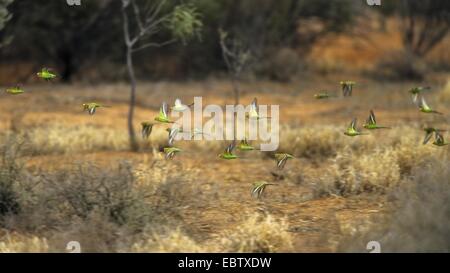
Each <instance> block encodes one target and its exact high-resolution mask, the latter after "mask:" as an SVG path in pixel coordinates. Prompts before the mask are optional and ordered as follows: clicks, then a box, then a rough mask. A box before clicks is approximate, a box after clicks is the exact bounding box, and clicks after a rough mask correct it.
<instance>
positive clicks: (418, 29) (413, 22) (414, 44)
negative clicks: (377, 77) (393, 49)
mask: <svg viewBox="0 0 450 273" xmlns="http://www.w3.org/2000/svg"><path fill="white" fill-rule="evenodd" d="M399 12H400V15H401V17H402V19H403V20H402V21H403V22H402V30H403V31H402V33H403V37H402V38H403V39H402V40H403V45H404V47H405V50H406V52H407V54H408V55H411V56H413V57H424V56H426V55H427V54H428V53H429V52H430V51H431V50H432V49H433V48H435V47H436V46H437V45H438V44H439V43H440V42H441V41H442V40H443V39H444V38H445V37H446V35H447V34H448V32H449V30H450V1H448V0H403V1H402V2H401V5H400V6H399Z"/></svg>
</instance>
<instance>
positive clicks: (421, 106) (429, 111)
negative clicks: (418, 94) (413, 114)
mask: <svg viewBox="0 0 450 273" xmlns="http://www.w3.org/2000/svg"><path fill="white" fill-rule="evenodd" d="M418 106H419V110H420V112H422V113H425V114H438V115H442V113H441V112H438V111H436V110H434V109H432V108H431V107H430V106H428V104H427V102H426V101H425V98H424V97H423V96H422V100H421V101H420V102H419V105H418Z"/></svg>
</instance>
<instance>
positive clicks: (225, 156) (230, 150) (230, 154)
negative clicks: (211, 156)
mask: <svg viewBox="0 0 450 273" xmlns="http://www.w3.org/2000/svg"><path fill="white" fill-rule="evenodd" d="M235 146H236V143H235V142H234V141H233V142H232V143H231V144H230V145H228V146H227V148H226V149H225V151H224V152H223V153H222V154H219V155H218V156H219V158H222V159H227V160H231V159H236V158H238V156H237V155H235V154H233V150H234V148H235Z"/></svg>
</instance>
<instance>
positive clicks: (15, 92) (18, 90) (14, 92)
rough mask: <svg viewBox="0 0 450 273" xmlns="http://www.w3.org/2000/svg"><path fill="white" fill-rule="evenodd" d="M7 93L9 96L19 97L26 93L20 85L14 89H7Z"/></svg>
mask: <svg viewBox="0 0 450 273" xmlns="http://www.w3.org/2000/svg"><path fill="white" fill-rule="evenodd" d="M5 92H6V93H8V94H10V95H19V94H23V93H25V91H24V90H23V89H22V88H21V87H20V86H19V85H16V86H14V87H10V88H7V89H6V90H5Z"/></svg>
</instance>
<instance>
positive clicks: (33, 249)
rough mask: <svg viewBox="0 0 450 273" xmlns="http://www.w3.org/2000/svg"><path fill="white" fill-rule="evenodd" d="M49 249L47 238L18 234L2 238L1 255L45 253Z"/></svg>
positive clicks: (0, 240) (0, 241)
mask: <svg viewBox="0 0 450 273" xmlns="http://www.w3.org/2000/svg"><path fill="white" fill-rule="evenodd" d="M48 249H49V246H48V242H47V240H46V239H45V238H39V237H36V236H23V235H17V234H15V235H10V234H7V235H5V236H3V237H1V238H0V253H45V252H48Z"/></svg>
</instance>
